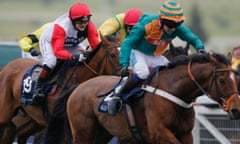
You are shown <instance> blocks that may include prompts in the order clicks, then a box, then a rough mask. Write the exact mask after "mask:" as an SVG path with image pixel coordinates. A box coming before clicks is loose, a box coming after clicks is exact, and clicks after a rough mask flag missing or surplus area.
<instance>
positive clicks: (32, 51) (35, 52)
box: [29, 47, 41, 56]
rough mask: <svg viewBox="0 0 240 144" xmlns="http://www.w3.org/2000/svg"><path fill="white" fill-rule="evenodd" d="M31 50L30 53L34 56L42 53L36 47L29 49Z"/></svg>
mask: <svg viewBox="0 0 240 144" xmlns="http://www.w3.org/2000/svg"><path fill="white" fill-rule="evenodd" d="M29 52H30V54H31V55H32V56H39V55H40V54H41V53H40V52H38V51H37V50H36V49H35V48H33V47H32V48H30V50H29Z"/></svg>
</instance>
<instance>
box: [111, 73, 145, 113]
mask: <svg viewBox="0 0 240 144" xmlns="http://www.w3.org/2000/svg"><path fill="white" fill-rule="evenodd" d="M141 81H142V79H140V78H139V77H138V76H137V75H136V74H132V75H131V76H130V77H129V78H128V79H127V81H126V83H125V84H124V85H123V86H122V87H121V88H120V90H119V91H118V92H117V93H115V96H113V98H112V99H111V100H110V101H109V102H108V112H109V114H111V115H116V113H117V111H119V110H121V105H122V98H121V97H122V96H123V95H124V94H127V93H129V92H130V91H131V90H132V89H134V88H135V87H137V86H138V84H139V83H140V82H141Z"/></svg>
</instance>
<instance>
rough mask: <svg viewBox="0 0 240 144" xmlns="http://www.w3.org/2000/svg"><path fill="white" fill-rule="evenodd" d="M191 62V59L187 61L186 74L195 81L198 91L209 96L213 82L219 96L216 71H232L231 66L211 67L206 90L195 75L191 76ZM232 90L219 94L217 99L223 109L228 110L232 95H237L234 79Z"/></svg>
mask: <svg viewBox="0 0 240 144" xmlns="http://www.w3.org/2000/svg"><path fill="white" fill-rule="evenodd" d="M191 64H192V61H190V62H189V63H188V75H189V77H190V78H191V80H192V81H193V82H194V83H195V85H196V86H197V87H198V88H199V89H200V91H201V92H202V93H203V94H205V95H206V96H208V97H210V95H209V93H208V92H209V91H210V90H211V88H212V85H213V84H214V85H215V90H216V92H217V94H218V95H219V96H220V95H221V94H220V92H219V85H218V84H217V75H216V74H217V73H218V72H229V71H234V70H233V69H232V68H223V69H216V68H215V67H214V68H213V73H212V76H211V79H210V82H209V85H208V90H207V91H205V90H204V89H203V87H202V86H201V85H200V84H199V83H198V82H197V81H196V79H195V77H194V76H193V74H192V72H191ZM234 83H235V84H234V91H233V92H230V93H229V94H226V95H223V96H220V97H219V99H218V100H217V101H218V102H219V103H220V104H222V107H223V109H224V110H225V111H228V110H229V108H230V102H231V101H232V99H233V96H234V95H235V94H237V95H238V92H237V87H236V81H234Z"/></svg>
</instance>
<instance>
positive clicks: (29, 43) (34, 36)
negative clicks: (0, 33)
mask: <svg viewBox="0 0 240 144" xmlns="http://www.w3.org/2000/svg"><path fill="white" fill-rule="evenodd" d="M49 24H50V23H46V24H44V25H42V26H41V27H40V28H38V29H37V30H35V31H34V32H32V33H30V34H28V35H25V36H23V37H22V38H21V39H20V40H19V42H18V43H19V47H20V48H21V49H22V51H23V52H26V54H28V53H30V54H31V56H30V57H31V58H34V59H38V60H40V57H39V56H40V55H41V53H40V48H39V38H40V36H41V34H42V32H43V30H44V29H45V28H46V27H47V26H48V25H49ZM23 57H24V56H23ZM36 57H39V58H36Z"/></svg>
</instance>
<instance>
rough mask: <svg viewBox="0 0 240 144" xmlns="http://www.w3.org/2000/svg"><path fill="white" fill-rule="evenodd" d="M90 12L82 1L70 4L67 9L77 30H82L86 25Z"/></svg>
mask: <svg viewBox="0 0 240 144" xmlns="http://www.w3.org/2000/svg"><path fill="white" fill-rule="evenodd" d="M91 15H92V14H91V12H90V9H89V8H88V6H87V5H86V4H84V3H81V2H79V3H75V4H73V5H72V7H71V8H70V11H69V17H70V19H71V21H72V24H73V26H74V28H75V29H77V30H79V31H84V30H85V28H86V27H87V25H88V23H89V20H90V17H91Z"/></svg>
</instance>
